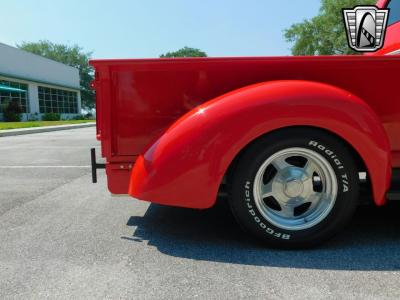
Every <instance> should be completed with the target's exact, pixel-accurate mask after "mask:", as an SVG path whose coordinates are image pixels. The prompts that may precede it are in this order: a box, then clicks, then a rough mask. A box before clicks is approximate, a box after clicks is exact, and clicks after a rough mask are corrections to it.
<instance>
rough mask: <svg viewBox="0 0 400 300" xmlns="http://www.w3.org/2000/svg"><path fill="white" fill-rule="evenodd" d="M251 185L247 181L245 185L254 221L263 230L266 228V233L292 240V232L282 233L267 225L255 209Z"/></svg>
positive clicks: (246, 196) (249, 209) (249, 208)
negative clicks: (251, 197) (252, 202)
mask: <svg viewBox="0 0 400 300" xmlns="http://www.w3.org/2000/svg"><path fill="white" fill-rule="evenodd" d="M250 187H251V182H250V181H247V182H246V184H245V186H244V190H245V201H246V203H247V208H248V212H249V213H250V215H251V216H252V217H253V218H254V221H255V222H256V223H257V224H258V225H259V226H260V227H261V229H262V230H264V231H265V232H266V233H268V234H270V235H272V236H274V237H276V238H278V239H283V240H290V237H291V236H290V234H285V233H281V232H277V231H276V230H274V229H272V228H270V227H268V226H267V225H265V224H264V223H263V222H262V221H261V219H260V218H259V217H258V216H257V214H256V212H255V210H254V209H253V205H251V199H250V195H251V193H250Z"/></svg>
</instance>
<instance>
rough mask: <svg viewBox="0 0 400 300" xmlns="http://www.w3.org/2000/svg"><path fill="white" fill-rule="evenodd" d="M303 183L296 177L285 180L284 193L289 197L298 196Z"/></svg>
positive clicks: (301, 191)
mask: <svg viewBox="0 0 400 300" xmlns="http://www.w3.org/2000/svg"><path fill="white" fill-rule="evenodd" d="M303 190H304V186H303V183H302V182H301V181H300V180H298V179H293V180H290V181H287V182H286V183H285V186H284V193H285V195H286V196H288V197H289V198H294V197H298V196H300V195H301V194H302V193H303Z"/></svg>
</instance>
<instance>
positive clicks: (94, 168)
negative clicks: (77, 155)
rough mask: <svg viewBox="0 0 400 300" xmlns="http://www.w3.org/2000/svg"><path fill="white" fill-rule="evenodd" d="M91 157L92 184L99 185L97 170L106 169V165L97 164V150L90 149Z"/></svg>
mask: <svg viewBox="0 0 400 300" xmlns="http://www.w3.org/2000/svg"><path fill="white" fill-rule="evenodd" d="M90 157H91V161H92V182H93V183H97V169H105V168H106V164H98V163H97V162H96V149H95V148H92V149H90Z"/></svg>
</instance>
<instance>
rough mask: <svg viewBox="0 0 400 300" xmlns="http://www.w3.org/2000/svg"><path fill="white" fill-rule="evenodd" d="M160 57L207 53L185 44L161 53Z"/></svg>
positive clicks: (197, 55)
mask: <svg viewBox="0 0 400 300" xmlns="http://www.w3.org/2000/svg"><path fill="white" fill-rule="evenodd" d="M160 57H207V53H205V52H204V51H201V50H200V49H197V48H190V47H186V46H185V47H183V48H182V49H179V50H177V51H173V52H167V53H165V54H161V55H160Z"/></svg>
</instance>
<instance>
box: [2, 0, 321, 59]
mask: <svg viewBox="0 0 400 300" xmlns="http://www.w3.org/2000/svg"><path fill="white" fill-rule="evenodd" d="M319 7H320V0H286V1H282V0H281V1H279V0H275V1H272V0H247V1H245V0H214V1H212V0H197V1H195V0H141V1H139V0H130V1H129V0H108V1H105V0H80V1H79V0H64V1H60V0H1V12H2V13H1V18H0V20H1V29H2V30H1V31H0V42H2V43H5V44H8V45H11V46H14V45H15V44H18V43H21V42H23V41H28V42H31V41H32V42H35V41H39V40H50V41H52V42H55V43H63V44H70V45H74V44H77V45H79V46H81V47H82V48H83V49H84V51H87V52H88V51H93V55H92V56H93V57H94V58H146V57H158V56H159V55H160V54H162V53H165V52H168V51H173V50H177V49H180V48H182V47H184V46H189V47H194V48H199V49H201V50H203V51H205V52H207V54H208V55H209V56H214V57H216V56H275V55H289V54H290V44H288V43H287V42H286V41H285V39H284V37H283V31H284V29H285V28H288V27H290V26H291V25H292V24H293V23H297V22H301V21H303V20H304V19H308V18H311V17H313V16H315V15H316V14H318V9H319Z"/></svg>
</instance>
